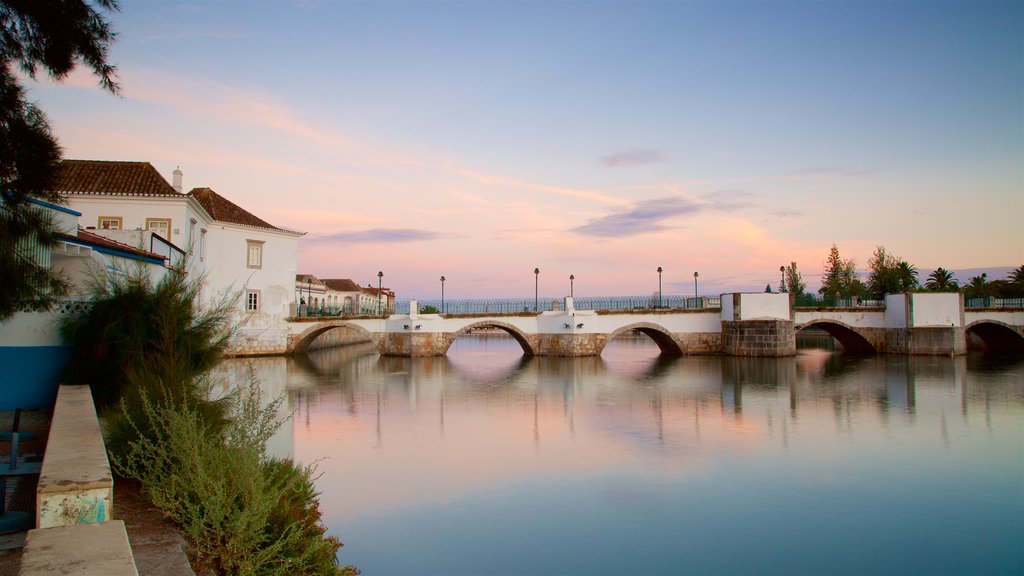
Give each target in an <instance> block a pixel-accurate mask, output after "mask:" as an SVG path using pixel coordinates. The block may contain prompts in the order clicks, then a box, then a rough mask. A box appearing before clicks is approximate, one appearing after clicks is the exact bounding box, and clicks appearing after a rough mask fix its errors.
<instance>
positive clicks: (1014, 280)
mask: <svg viewBox="0 0 1024 576" xmlns="http://www.w3.org/2000/svg"><path fill="white" fill-rule="evenodd" d="M1009 280H1010V283H1011V284H1019V285H1021V286H1024V264H1021V265H1020V266H1018V267H1016V268H1014V269H1013V272H1010V278H1009Z"/></svg>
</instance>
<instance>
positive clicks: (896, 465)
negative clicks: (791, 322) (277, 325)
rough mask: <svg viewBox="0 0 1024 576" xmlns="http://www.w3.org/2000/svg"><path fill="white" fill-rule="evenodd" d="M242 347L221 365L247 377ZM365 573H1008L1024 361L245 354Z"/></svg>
mask: <svg viewBox="0 0 1024 576" xmlns="http://www.w3.org/2000/svg"><path fill="white" fill-rule="evenodd" d="M246 364H247V361H242V360H234V361H229V362H227V363H225V364H224V365H223V368H224V370H225V371H227V372H231V373H235V374H241V373H244V371H245V366H246ZM255 365H256V368H257V371H258V373H259V374H260V376H261V377H262V379H263V380H264V383H265V387H266V388H267V389H268V391H269V392H270V393H272V394H279V393H286V394H287V398H288V411H290V412H291V413H292V419H291V421H289V422H288V423H287V424H286V425H285V426H284V429H283V430H282V432H281V434H279V435H278V437H277V438H275V439H274V441H273V443H272V447H271V448H272V450H273V451H274V452H275V453H277V454H279V455H288V456H293V457H295V458H296V459H298V460H300V461H302V462H306V463H309V462H317V463H318V467H319V471H320V472H321V473H322V476H321V477H320V479H319V481H318V484H319V488H320V490H321V491H322V496H321V505H322V508H323V512H324V520H325V522H326V524H327V525H328V527H329V528H330V530H331V531H332V533H334V534H336V535H338V536H339V537H340V538H341V539H342V541H343V542H344V543H345V548H343V549H342V551H341V556H340V558H341V560H342V562H343V563H345V564H348V563H351V564H355V565H356V566H358V567H360V568H361V569H362V570H363V572H364V574H367V575H368V576H373V575H378V574H588V575H589V574H1020V573H1024V545H1022V543H1024V363H1021V362H1020V361H1007V360H1001V361H994V360H985V359H984V358H981V357H974V356H971V357H968V358H963V357H961V358H950V357H940V358H931V357H928V358H907V357H901V356H889V357H872V358H846V357H844V356H842V355H841V354H835V353H833V352H832V351H827V350H815V349H802V350H801V351H800V354H799V355H798V356H797V357H796V358H787V359H736V358H725V357H688V358H679V359H668V360H665V359H661V358H659V357H658V349H657V348H656V347H655V346H654V344H653V343H652V342H651V341H650V340H648V339H647V338H646V337H643V336H640V337H635V338H633V337H627V338H619V339H617V340H615V341H614V342H612V344H610V345H609V347H608V348H607V349H606V351H605V353H604V355H603V356H602V357H600V358H581V359H557V358H524V357H523V356H522V354H521V351H520V349H519V347H518V345H517V344H516V343H515V342H514V341H513V340H512V339H511V338H508V337H505V336H503V335H480V334H478V335H469V336H464V337H461V338H459V340H457V341H456V343H455V344H454V346H453V347H452V349H451V351H450V353H449V356H448V357H447V358H423V359H401V358H382V357H380V356H378V355H377V353H376V352H375V351H374V350H373V349H372V348H368V347H356V348H348V349H335V350H331V351H324V352H318V353H314V354H311V355H310V356H309V357H308V358H302V359H298V360H286V359H283V358H264V359H259V360H257V361H256V362H255Z"/></svg>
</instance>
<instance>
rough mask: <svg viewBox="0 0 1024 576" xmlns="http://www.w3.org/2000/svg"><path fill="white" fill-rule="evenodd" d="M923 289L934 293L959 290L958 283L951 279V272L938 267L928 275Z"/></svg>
mask: <svg viewBox="0 0 1024 576" xmlns="http://www.w3.org/2000/svg"><path fill="white" fill-rule="evenodd" d="M924 287H925V288H927V289H928V290H933V291H936V292H955V291H957V290H959V289H960V283H959V282H957V281H956V280H955V279H954V278H953V273H952V272H950V271H949V270H946V269H945V268H943V267H941V266H939V267H938V268H936V269H935V271H934V272H932V273H931V274H929V275H928V280H927V281H926V282H925V283H924Z"/></svg>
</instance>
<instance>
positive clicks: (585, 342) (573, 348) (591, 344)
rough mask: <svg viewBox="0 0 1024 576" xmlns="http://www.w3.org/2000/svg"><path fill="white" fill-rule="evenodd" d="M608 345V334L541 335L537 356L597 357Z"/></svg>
mask: <svg viewBox="0 0 1024 576" xmlns="http://www.w3.org/2000/svg"><path fill="white" fill-rule="evenodd" d="M607 343H608V335H607V334H594V333H590V334H540V339H539V340H538V342H537V355H538V356H570V357H575V356H597V355H599V354H601V350H604V347H605V344H607Z"/></svg>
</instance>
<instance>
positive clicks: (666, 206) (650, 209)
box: [571, 191, 748, 238]
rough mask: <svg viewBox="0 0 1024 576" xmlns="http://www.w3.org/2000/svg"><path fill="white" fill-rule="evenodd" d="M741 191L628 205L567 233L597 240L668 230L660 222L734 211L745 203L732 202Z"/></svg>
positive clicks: (678, 197)
mask: <svg viewBox="0 0 1024 576" xmlns="http://www.w3.org/2000/svg"><path fill="white" fill-rule="evenodd" d="M745 195H746V193H744V192H738V191H736V192H731V191H720V192H714V193H711V194H708V195H705V196H704V197H703V198H702V199H700V200H698V199H691V198H685V197H683V196H668V197H665V198H654V199H652V200H645V201H642V202H637V203H635V204H633V205H632V206H629V207H626V208H623V209H620V210H618V211H615V212H613V213H611V214H608V215H607V216H601V217H598V218H593V219H591V220H590V222H588V223H586V224H584V225H582V226H577V227H576V228H573V229H572V230H571V231H572V232H575V233H576V234H582V235H584V236H596V237H599V238H620V237H624V236H635V235H638V234H645V233H648V232H658V231H661V230H665V229H667V228H668V226H666V225H665V224H664V223H663V222H664V221H665V220H669V219H671V218H674V217H676V216H687V215H692V214H699V213H702V212H716V213H721V212H735V211H737V210H740V209H742V208H744V207H747V206H748V204H746V203H742V202H736V201H734V197H742V196H745Z"/></svg>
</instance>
